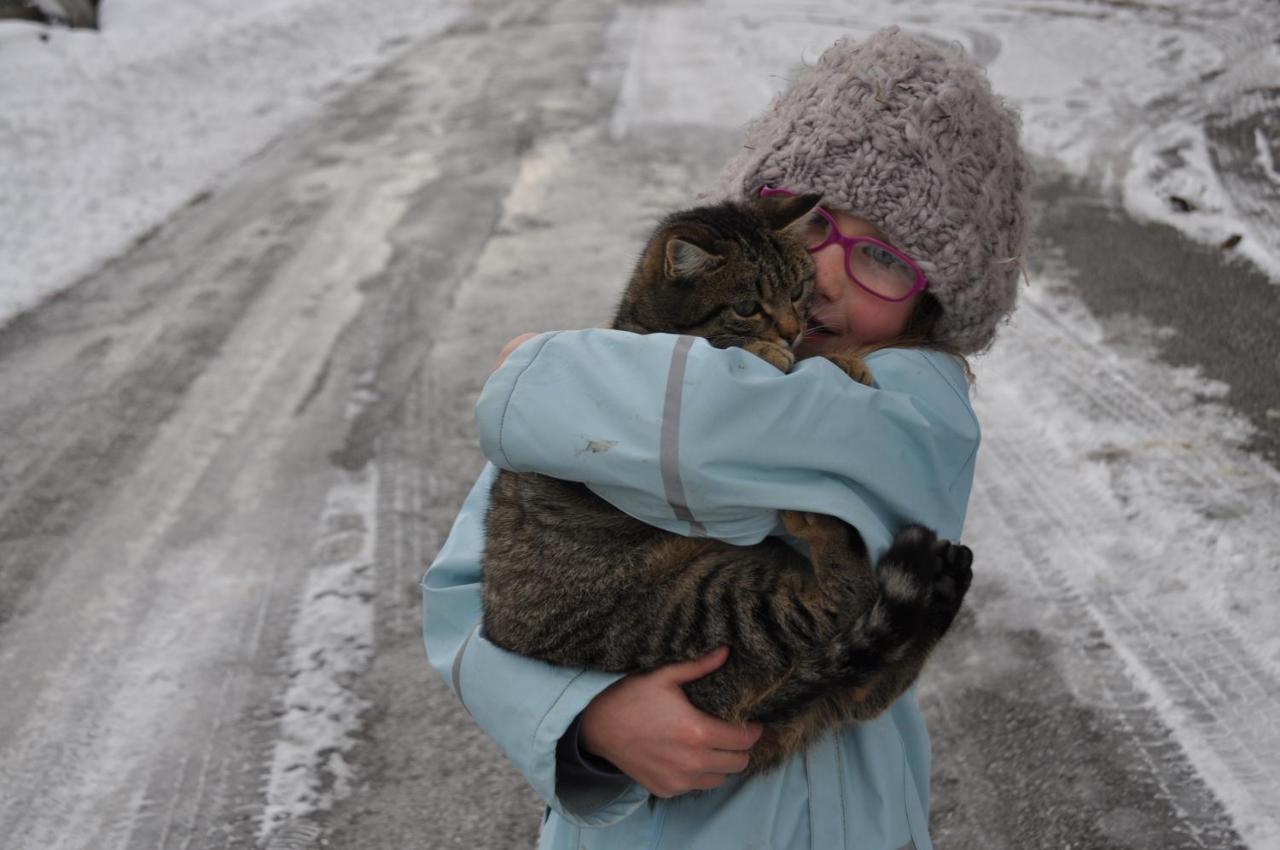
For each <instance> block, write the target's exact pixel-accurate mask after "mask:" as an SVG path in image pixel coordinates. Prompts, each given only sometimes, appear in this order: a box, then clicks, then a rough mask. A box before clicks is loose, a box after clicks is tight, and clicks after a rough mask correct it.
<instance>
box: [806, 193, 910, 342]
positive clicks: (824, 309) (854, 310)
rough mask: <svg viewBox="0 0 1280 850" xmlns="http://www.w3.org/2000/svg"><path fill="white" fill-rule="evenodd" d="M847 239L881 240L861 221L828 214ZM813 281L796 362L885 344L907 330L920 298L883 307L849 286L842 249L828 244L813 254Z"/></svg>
mask: <svg viewBox="0 0 1280 850" xmlns="http://www.w3.org/2000/svg"><path fill="white" fill-rule="evenodd" d="M829 212H830V213H831V215H832V216H833V217H834V218H835V220H836V224H837V226H838V227H839V228H840V231H841V232H842V233H844V234H845V235H846V236H873V237H875V238H876V239H879V240H881V241H885V242H887V241H888V240H887V239H886V238H885V235H884V234H883V233H881V232H880V231H879V229H877V228H876V226H875V225H874V224H872V223H871V222H869V221H867V220H866V219H865V218H859V217H858V216H856V215H851V214H850V213H846V212H842V211H840V210H829ZM813 262H814V265H815V266H816V275H815V281H814V287H813V300H812V301H811V302H810V304H809V329H808V331H807V332H806V333H805V337H804V341H803V342H801V343H800V346H799V347H798V348H797V350H796V353H797V355H798V356H800V357H801V358H804V357H812V356H814V355H815V354H824V353H828V352H835V351H850V350H852V349H855V348H859V347H861V346H864V345H871V344H873V343H878V342H888V341H889V340H892V339H893V338H894V337H897V336H899V335H900V334H901V333H902V331H903V329H904V328H906V326H907V320H908V319H909V318H910V317H911V313H912V311H913V310H914V309H915V307H916V302H917V301H919V300H920V295H921V293H920V292H917V293H915V294H914V295H912V296H911V297H910V298H908V299H906V300H905V301H886V300H884V299H883V298H877V297H876V296H875V295H872V294H871V293H870V292H868V291H866V290H865V289H863V288H862V287H861V286H858V284H856V283H854V282H853V280H852V279H851V278H850V277H849V272H848V271H847V270H846V268H845V263H844V249H843V248H841V247H840V246H839V245H837V244H835V243H832V244H830V245H827V246H826V247H824V248H822V249H821V250H819V251H817V252H815V253H814V254H813Z"/></svg>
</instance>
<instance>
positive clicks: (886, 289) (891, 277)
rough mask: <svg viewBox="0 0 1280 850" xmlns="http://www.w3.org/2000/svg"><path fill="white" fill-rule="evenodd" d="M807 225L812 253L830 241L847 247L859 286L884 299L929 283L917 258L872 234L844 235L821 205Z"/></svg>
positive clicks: (765, 191) (767, 194)
mask: <svg viewBox="0 0 1280 850" xmlns="http://www.w3.org/2000/svg"><path fill="white" fill-rule="evenodd" d="M794 195H795V192H788V191H787V190H786V189H772V188H770V187H768V186H763V187H761V189H760V197H762V198H772V197H775V196H782V197H792V196H794ZM813 213H814V214H813V215H811V216H810V217H809V221H808V222H807V224H806V225H805V227H806V231H805V233H806V235H805V240H806V243H807V246H808V248H809V253H811V254H815V253H817V252H818V251H821V250H822V249H823V248H825V247H827V246H828V245H831V244H833V243H834V244H837V245H839V246H840V247H841V248H843V249H844V267H845V270H846V271H847V272H848V273H849V278H850V279H851V280H852V281H853V282H854V283H856V284H858V286H860V287H862V288H863V289H865V290H866V291H867V292H870V293H871V294H872V295H874V296H876V297H877V298H883V299H884V300H885V301H906V300H907V299H908V298H910V297H911V296H912V295H915V294H916V293H917V292H920V291H921V290H923V289H925V288H926V287H927V286H928V285H929V281H928V279H927V278H926V277H925V276H924V272H922V271H921V270H920V267H919V266H917V265H916V264H915V261H914V260H912V259H911V258H910V257H908V256H907V255H906V254H904V253H902V252H901V251H899V250H898V249H897V248H895V247H893V246H892V245H889V244H888V243H885V242H881V241H880V240H879V239H874V238H872V237H870V236H845V235H844V234H843V233H841V232H840V228H839V227H837V226H836V220H835V218H834V217H833V216H832V215H831V213H829V212H827V211H826V210H825V209H823V208H822V207H814V208H813Z"/></svg>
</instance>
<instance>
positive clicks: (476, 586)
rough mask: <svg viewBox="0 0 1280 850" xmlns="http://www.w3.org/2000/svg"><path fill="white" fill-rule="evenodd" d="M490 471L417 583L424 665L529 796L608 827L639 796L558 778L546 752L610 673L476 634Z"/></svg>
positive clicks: (626, 788) (633, 788)
mask: <svg viewBox="0 0 1280 850" xmlns="http://www.w3.org/2000/svg"><path fill="white" fill-rule="evenodd" d="M496 474H497V470H496V469H495V468H494V467H493V466H487V467H486V468H485V471H484V472H483V473H482V474H481V476H480V479H479V480H478V481H477V482H476V484H475V486H474V487H473V488H472V490H471V493H470V494H469V495H468V496H467V499H466V501H465V502H464V503H463V506H462V510H461V511H460V512H459V513H458V517H457V519H456V520H455V521H454V525H453V530H452V531H451V532H450V533H449V538H448V540H447V541H445V545H444V547H443V548H442V549H441V550H440V554H439V555H438V556H437V557H436V559H435V562H434V563H432V565H431V567H430V568H429V569H428V570H427V573H426V575H425V576H424V577H423V580H422V597H423V605H422V618H423V622H422V634H423V639H424V641H425V643H426V647H427V657H428V658H429V659H430V661H431V665H432V666H433V667H435V668H436V670H437V671H439V673H440V675H441V676H442V677H444V680H445V682H447V683H448V684H449V686H450V687H451V688H452V689H453V692H454V693H455V694H456V695H457V696H458V699H459V700H461V701H462V704H463V706H465V707H466V709H467V711H469V712H470V713H471V716H472V717H473V718H474V719H475V721H476V723H478V724H479V725H480V727H481V728H482V729H484V730H485V732H487V733H488V734H489V736H490V737H491V738H492V739H493V740H494V741H495V742H496V743H497V744H498V746H499V747H500V748H501V749H502V751H503V752H504V753H506V755H507V757H508V758H510V759H511V761H512V762H513V763H514V764H515V765H516V766H517V767H518V768H519V769H520V771H521V772H522V773H523V774H524V776H525V778H526V779H528V781H529V784H530V785H532V786H533V789H534V791H536V792H537V794H538V796H540V797H542V799H543V800H544V801H546V802H547V804H548V805H550V806H552V807H553V808H555V809H556V810H557V811H558V812H559V813H560V814H561V815H563V816H564V817H565V818H567V819H568V820H569V821H571V822H573V823H576V824H578V825H579V826H584V827H600V826H608V825H609V824H612V823H616V822H617V821H619V820H621V819H622V818H624V817H626V816H627V815H628V814H630V813H631V812H632V811H633V810H634V809H635V808H637V807H638V806H639V805H641V804H642V803H643V802H644V801H645V800H646V799H648V796H649V795H648V792H647V791H645V790H644V788H642V787H641V786H639V785H637V784H636V783H633V782H622V783H617V782H613V783H610V782H592V781H589V780H587V781H577V782H573V781H561V782H560V784H559V785H557V777H556V745H557V743H558V742H559V741H560V738H561V737H562V736H563V735H564V733H565V730H566V729H568V728H569V726H570V724H571V723H572V722H573V720H574V719H575V718H576V717H577V716H578V714H579V713H580V712H581V711H582V710H583V709H584V708H585V707H586V706H587V703H589V702H590V701H591V700H592V699H593V698H594V697H595V696H596V694H598V693H599V692H600V691H602V690H604V689H605V688H606V687H608V686H609V685H610V684H612V683H613V682H614V681H616V680H617V679H618V678H620V677H619V676H617V675H614V674H606V673H598V672H594V671H584V670H577V669H571V668H567V667H556V666H553V665H551V664H546V663H543V662H541V661H535V660H533V659H530V658H525V657H523V656H520V655H516V654H514V653H511V652H507V651H506V650H503V649H500V648H499V647H497V646H494V645H493V644H492V643H490V642H489V641H488V640H486V639H485V637H484V633H483V631H482V630H481V628H480V618H481V593H480V560H481V555H482V553H483V551H484V514H485V511H486V509H487V507H488V503H489V490H490V488H491V487H492V485H493V480H494V477H495V476H496Z"/></svg>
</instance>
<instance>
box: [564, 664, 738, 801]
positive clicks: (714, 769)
mask: <svg viewBox="0 0 1280 850" xmlns="http://www.w3.org/2000/svg"><path fill="white" fill-rule="evenodd" d="M728 657H729V649H728V647H723V646H722V647H720V648H719V649H717V650H715V651H714V652H712V653H710V654H709V655H704V656H703V657H702V658H696V659H694V660H693V661H684V662H681V663H678V664H668V665H667V666H665V667H659V668H658V669H657V670H653V671H650V672H648V673H637V674H633V675H631V676H627V677H626V678H624V679H619V680H618V681H617V682H614V683H613V684H612V685H610V686H609V687H608V688H606V689H605V690H604V691H601V692H600V694H599V695H597V696H596V698H595V699H593V700H592V701H591V703H590V704H589V705H588V706H587V707H586V709H584V710H583V712H582V733H581V734H582V739H581V740H582V745H583V747H584V748H585V749H586V750H587V751H588V752H590V753H592V754H594V755H597V756H601V757H602V758H606V759H608V760H609V761H611V762H613V763H614V764H615V765H616V766H617V767H618V769H619V770H621V771H622V772H623V773H625V774H627V776H630V777H631V778H632V779H634V780H635V781H636V782H639V783H640V784H641V785H643V786H644V787H645V789H646V790H647V791H648V792H649V793H650V794H653V795H654V796H655V797H663V798H668V797H675V796H676V795H678V794H684V793H685V792H687V791H694V790H706V789H709V788H715V787H717V786H718V785H720V784H721V783H722V782H724V780H725V778H726V777H727V776H728V775H729V774H733V773H739V772H741V771H742V770H744V769H746V767H747V755H748V753H749V751H750V750H751V747H752V745H754V744H755V742H756V740H757V739H758V738H759V737H760V733H761V732H762V731H763V727H762V726H761V725H760V724H759V723H748V724H744V725H741V726H740V725H737V724H734V723H726V722H725V721H723V720H720V719H719V718H716V717H712V716H711V715H709V714H704V713H703V712H701V711H699V710H698V709H696V708H694V707H693V705H692V704H691V703H690V702H689V699H688V697H686V696H685V693H684V691H683V690H681V689H680V685H681V683H683V682H692V681H693V680H694V679H700V678H702V677H703V676H705V675H707V674H708V673H710V672H711V671H713V670H715V669H716V668H717V667H719V666H720V665H721V664H723V663H724V662H725V659H727V658H728Z"/></svg>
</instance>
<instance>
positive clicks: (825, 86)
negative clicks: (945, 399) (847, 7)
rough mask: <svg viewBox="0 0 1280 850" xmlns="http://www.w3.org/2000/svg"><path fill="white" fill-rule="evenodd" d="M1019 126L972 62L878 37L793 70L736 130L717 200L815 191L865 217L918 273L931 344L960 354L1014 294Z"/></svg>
mask: <svg viewBox="0 0 1280 850" xmlns="http://www.w3.org/2000/svg"><path fill="white" fill-rule="evenodd" d="M955 53H956V54H958V53H959V49H958V48H957V49H956V51H955ZM1019 125H1020V120H1019V117H1018V114H1017V112H1015V111H1014V109H1012V108H1011V107H1010V106H1009V105H1007V104H1006V103H1005V101H1004V100H1003V99H1002V98H1000V97H998V96H996V95H995V94H994V93H993V92H992V90H991V84H990V83H989V82H988V80H987V77H986V73H985V72H984V71H983V69H982V68H981V67H980V66H978V65H977V64H975V63H974V62H973V61H971V60H969V59H967V58H966V57H964V56H963V55H948V54H947V53H944V52H941V51H939V50H938V48H937V47H935V46H934V45H932V44H930V43H929V42H927V41H924V40H922V39H919V38H916V37H913V36H910V35H907V34H906V33H903V32H902V31H901V30H899V29H898V28H897V27H891V28H889V29H885V30H881V31H880V32H878V33H876V34H875V35H873V36H871V37H870V38H868V39H866V40H865V41H862V42H853V41H850V40H848V39H842V40H841V41H838V42H836V43H835V45H833V46H832V47H831V48H829V49H828V50H827V51H826V52H825V53H823V54H822V58H820V59H819V60H818V62H817V64H816V65H815V66H813V67H811V68H806V69H804V70H803V71H802V72H801V73H800V76H799V77H798V78H797V79H796V80H795V82H794V83H793V84H792V85H791V87H790V88H788V89H787V90H786V91H785V92H783V93H782V94H781V95H779V96H778V97H777V98H776V99H775V100H774V102H773V104H772V105H771V106H770V108H769V110H768V111H767V112H766V113H765V114H764V115H762V116H761V117H760V118H758V119H757V120H756V121H755V122H754V123H753V124H752V125H751V126H750V127H749V129H748V130H747V134H746V138H745V139H744V140H743V147H742V150H741V151H740V152H739V153H738V154H737V156H735V157H734V158H733V159H732V160H730V162H729V163H728V165H726V166H725V169H724V171H723V173H722V174H721V177H720V191H721V194H723V195H724V196H725V197H737V198H752V197H756V196H757V195H758V194H759V190H760V187H761V186H765V185H768V186H772V187H775V188H782V189H789V190H792V191H796V192H820V193H821V194H822V196H823V203H824V204H825V205H826V206H828V207H831V208H835V209H841V210H846V211H848V212H851V213H854V214H855V215H858V216H861V217H862V218H865V219H867V220H869V221H870V222H872V223H873V224H875V225H876V226H877V227H879V228H880V230H881V231H883V232H884V234H885V235H886V236H887V237H888V239H889V241H890V242H892V243H893V244H894V245H896V246H898V247H899V248H901V249H902V250H903V251H906V252H907V253H908V254H909V255H911V257H912V258H913V259H914V260H915V261H916V262H917V263H918V264H919V266H920V268H921V269H922V270H923V271H924V273H925V275H926V276H927V277H928V279H929V292H931V293H933V295H934V297H936V298H937V299H938V301H939V302H940V303H941V304H942V308H943V315H942V318H941V319H940V321H939V323H938V325H937V326H936V328H935V333H934V336H935V338H936V339H937V341H938V342H940V343H943V344H947V345H950V346H953V347H954V348H955V349H956V350H958V351H960V352H961V353H965V354H971V353H975V352H978V351H981V350H982V349H984V348H986V347H987V346H989V345H990V344H991V342H992V340H993V339H994V338H995V333H996V327H997V325H998V324H999V323H1000V321H1001V320H1002V319H1004V318H1005V317H1007V316H1008V315H1009V313H1010V312H1012V310H1013V307H1014V303H1015V300H1016V298H1017V292H1018V276H1019V273H1020V261H1021V257H1022V250H1023V244H1024V239H1025V218H1026V215H1025V199H1026V194H1027V191H1028V190H1029V188H1030V184H1031V179H1032V172H1031V167H1030V165H1029V164H1028V162H1027V159H1026V156H1025V154H1024V153H1023V151H1022V148H1021V147H1020V146H1019V144H1018V128H1019Z"/></svg>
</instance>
